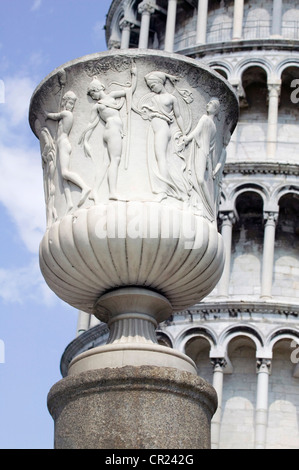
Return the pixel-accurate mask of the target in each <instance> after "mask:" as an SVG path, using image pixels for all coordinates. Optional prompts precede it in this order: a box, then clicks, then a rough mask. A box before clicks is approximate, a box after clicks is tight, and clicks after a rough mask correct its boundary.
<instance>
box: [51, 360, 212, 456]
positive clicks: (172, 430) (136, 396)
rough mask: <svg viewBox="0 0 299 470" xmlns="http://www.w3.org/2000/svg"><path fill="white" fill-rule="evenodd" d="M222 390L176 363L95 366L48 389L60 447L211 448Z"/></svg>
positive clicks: (57, 441)
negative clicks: (176, 366)
mask: <svg viewBox="0 0 299 470" xmlns="http://www.w3.org/2000/svg"><path fill="white" fill-rule="evenodd" d="M216 407H217V395H216V392H215V390H214V389H213V387H212V386H211V385H210V384H208V383H207V382H206V381H205V380H203V379H201V378H200V377H198V376H195V375H194V374H191V373H189V372H186V371H180V370H178V369H174V368H165V367H154V366H140V367H131V366H126V367H122V368H114V369H110V368H106V369H100V370H90V371H87V372H82V373H80V374H78V375H74V376H69V377H66V378H64V379H62V380H61V381H59V382H58V383H56V384H55V385H54V386H53V387H52V388H51V390H50V392H49V395H48V408H49V411H50V414H51V415H52V417H53V419H54V422H55V448H56V449H209V448H210V423H211V418H212V416H213V414H214V412H215V410H216Z"/></svg>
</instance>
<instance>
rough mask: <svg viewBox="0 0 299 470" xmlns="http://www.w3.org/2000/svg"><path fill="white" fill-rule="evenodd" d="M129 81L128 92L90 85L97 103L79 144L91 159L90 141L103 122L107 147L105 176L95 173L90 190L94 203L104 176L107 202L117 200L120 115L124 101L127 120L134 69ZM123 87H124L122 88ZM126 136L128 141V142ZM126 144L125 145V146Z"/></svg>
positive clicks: (121, 142)
mask: <svg viewBox="0 0 299 470" xmlns="http://www.w3.org/2000/svg"><path fill="white" fill-rule="evenodd" d="M131 77H132V82H131V84H130V85H129V87H128V89H127V90H126V89H121V90H114V91H110V92H106V91H105V85H104V84H103V83H102V82H100V80H98V79H97V78H96V77H95V78H94V79H93V80H92V82H91V83H90V85H89V87H88V90H87V94H88V95H89V96H90V97H91V98H92V99H93V100H94V101H96V104H95V105H94V106H93V108H92V111H91V117H90V123H89V125H88V127H87V128H86V129H85V131H84V132H83V134H82V136H81V138H80V140H79V144H83V146H84V152H85V155H86V156H87V157H90V158H92V155H91V149H90V146H89V139H90V137H91V135H92V133H93V131H94V129H95V128H96V126H97V125H98V123H99V122H100V121H102V122H103V123H104V132H103V141H104V144H105V145H106V147H107V152H108V157H109V164H108V166H107V167H106V168H105V170H104V174H102V175H99V174H98V172H97V175H96V181H95V187H94V190H93V198H94V200H95V201H96V199H97V193H98V190H99V188H100V186H101V184H102V182H103V180H104V178H105V175H106V172H108V173H107V181H108V187H109V199H113V200H117V199H120V197H119V195H118V194H117V179H118V167H119V164H120V161H121V157H122V152H123V138H124V130H123V122H122V119H121V116H120V110H121V109H122V107H123V105H124V103H125V101H127V118H129V117H128V115H129V112H130V103H131V97H132V93H133V92H134V90H135V87H136V67H135V66H134V65H133V66H132V68H131ZM125 86H126V85H123V87H125ZM129 137H130V136H129V135H128V136H127V138H128V139H129ZM127 144H128V143H127Z"/></svg>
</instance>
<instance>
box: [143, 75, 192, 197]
mask: <svg viewBox="0 0 299 470" xmlns="http://www.w3.org/2000/svg"><path fill="white" fill-rule="evenodd" d="M144 78H145V81H146V84H147V86H148V87H149V89H150V90H151V92H152V93H150V94H147V95H145V96H144V97H143V98H142V99H141V101H140V103H139V106H138V109H139V111H138V110H136V109H134V111H137V112H139V114H140V115H141V116H142V117H143V119H148V120H149V121H150V122H151V130H152V133H153V147H154V148H153V152H151V151H150V150H149V149H148V167H149V175H150V182H151V188H152V192H153V193H154V194H158V196H159V199H160V200H162V199H164V198H165V197H167V196H171V197H174V198H176V199H179V200H185V199H186V198H187V191H188V185H187V180H186V178H185V173H184V169H185V161H184V159H183V156H182V155H181V154H180V153H179V152H178V151H176V150H174V151H173V154H175V153H176V154H177V155H178V156H179V157H180V158H181V159H182V160H183V161H182V162H181V164H182V166H181V168H180V170H178V169H177V168H176V166H175V165H174V162H173V161H171V159H169V158H168V156H169V153H171V152H169V147H170V143H171V138H172V136H173V135H174V133H173V130H172V128H171V126H172V124H173V123H176V124H177V126H178V128H179V133H180V135H184V134H185V133H186V132H188V129H187V128H188V124H187V128H185V124H186V123H185V122H184V121H185V120H184V119H183V117H182V115H181V109H180V106H179V101H178V98H177V97H176V96H175V95H174V94H173V93H170V92H169V91H167V89H166V87H165V85H166V81H167V80H168V81H169V82H170V83H171V84H172V86H173V87H174V89H175V90H177V91H178V93H179V94H180V95H181V97H182V98H183V100H184V101H185V103H188V104H189V103H191V102H192V101H193V98H192V95H191V93H190V92H189V91H188V90H178V89H177V88H176V86H175V82H177V81H178V78H177V77H174V76H172V75H169V74H166V73H164V72H159V71H153V72H150V73H148V74H147V75H146V76H145V77H144ZM189 120H190V119H189V116H188V119H187V121H189ZM148 140H149V142H150V141H151V138H150V137H149V139H148ZM178 140H179V139H178V135H177V136H176V137H174V139H173V148H175V142H178ZM152 154H153V156H154V158H153V157H152ZM172 156H173V155H172Z"/></svg>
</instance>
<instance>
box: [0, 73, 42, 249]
mask: <svg viewBox="0 0 299 470" xmlns="http://www.w3.org/2000/svg"><path fill="white" fill-rule="evenodd" d="M5 85H6V89H5V92H6V93H5V94H6V96H5V98H6V100H5V104H4V105H1V106H3V111H4V112H3V113H2V117H1V119H0V138H1V139H2V141H0V202H2V204H3V205H4V206H5V207H6V209H7V210H8V212H9V214H10V216H11V218H12V219H13V220H14V222H15V224H16V227H17V229H18V232H19V235H20V237H21V239H22V241H23V242H24V244H25V246H26V247H27V249H28V250H29V251H30V252H32V253H36V252H37V250H38V245H39V242H40V240H41V238H42V235H43V233H44V230H45V207H44V195H43V183H42V169H41V157H40V152H39V144H38V141H37V140H35V145H34V147H32V143H31V140H32V135H33V134H32V133H31V130H30V128H29V124H28V108H29V102H30V98H31V95H32V92H33V90H34V88H35V84H34V83H33V81H32V80H31V79H30V78H27V77H25V78H23V77H21V78H20V77H12V78H6V80H5ZM34 139H35V138H34Z"/></svg>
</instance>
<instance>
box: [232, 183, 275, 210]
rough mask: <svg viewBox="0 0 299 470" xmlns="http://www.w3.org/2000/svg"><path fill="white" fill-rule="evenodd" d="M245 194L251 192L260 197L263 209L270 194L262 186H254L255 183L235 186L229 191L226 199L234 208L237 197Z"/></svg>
mask: <svg viewBox="0 0 299 470" xmlns="http://www.w3.org/2000/svg"><path fill="white" fill-rule="evenodd" d="M247 192H253V193H256V194H258V195H259V196H261V198H262V200H263V207H265V206H266V205H267V202H268V201H269V199H270V194H269V192H268V191H267V189H266V188H265V187H264V186H262V185H260V184H256V183H246V184H241V185H238V186H235V187H234V188H233V189H232V191H231V193H230V195H229V197H228V199H230V200H231V201H232V203H233V206H234V208H235V206H236V201H237V199H238V197H239V196H240V195H241V194H244V193H247Z"/></svg>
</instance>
